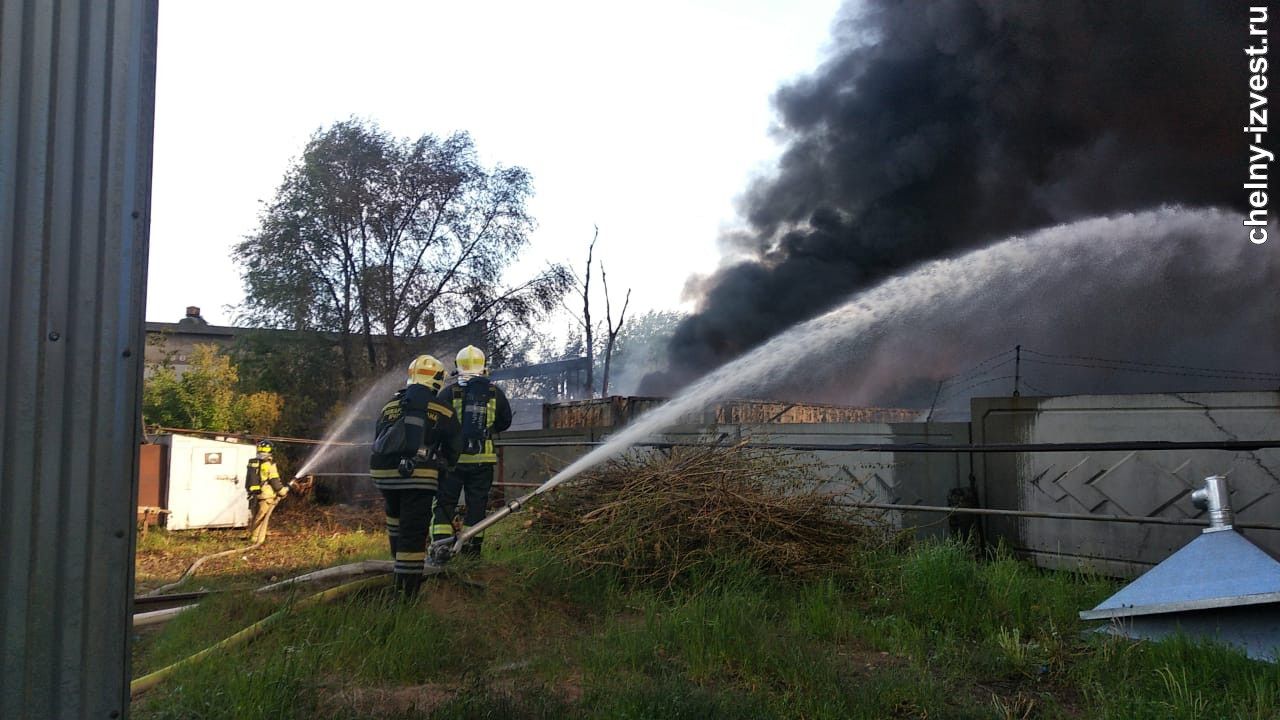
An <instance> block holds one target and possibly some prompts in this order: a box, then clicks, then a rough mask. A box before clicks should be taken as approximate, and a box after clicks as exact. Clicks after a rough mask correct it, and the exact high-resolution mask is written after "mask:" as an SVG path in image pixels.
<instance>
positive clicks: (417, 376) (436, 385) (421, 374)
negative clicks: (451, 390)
mask: <svg viewBox="0 0 1280 720" xmlns="http://www.w3.org/2000/svg"><path fill="white" fill-rule="evenodd" d="M408 384H409V385H426V386H427V387H429V388H431V389H432V390H433V391H434V390H439V389H440V388H441V386H443V385H444V364H443V363H441V362H440V361H439V360H437V359H435V358H434V357H432V356H430V355H419V356H418V357H417V358H416V359H414V361H413V362H411V363H409V382H408Z"/></svg>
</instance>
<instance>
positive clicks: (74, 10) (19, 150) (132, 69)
mask: <svg viewBox="0 0 1280 720" xmlns="http://www.w3.org/2000/svg"><path fill="white" fill-rule="evenodd" d="M156 20H157V3H156V0H113V1H107V0H104V1H102V2H95V1H94V0H0V283H2V284H0V323H2V325H0V335H3V336H4V337H5V338H6V343H5V346H4V347H3V348H2V349H0V406H3V408H4V412H3V413H2V414H0V584H3V586H4V595H3V602H2V603H0V637H2V638H3V650H4V654H3V658H2V659H0V663H3V665H2V671H0V717H4V718H6V719H8V718H54V717H56V718H106V719H108V720H109V719H110V718H118V717H122V716H123V715H125V714H126V713H127V703H128V681H129V671H128V668H129V663H130V654H129V627H128V619H129V612H130V603H131V597H132V583H133V547H132V545H133V541H132V538H133V533H132V532H131V529H132V527H133V517H134V509H133V508H134V505H136V499H135V493H136V489H135V482H134V480H135V476H136V472H137V444H138V441H139V438H138V431H139V427H138V411H139V384H140V382H141V374H142V372H141V371H142V361H143V357H144V354H143V347H144V346H143V318H142V312H143V310H142V309H143V306H144V302H143V301H144V292H145V289H144V286H145V277H146V258H147V228H148V221H149V212H148V203H149V198H150V177H151V143H152V117H153V111H154V84H155V47H156V45H155V43H156Z"/></svg>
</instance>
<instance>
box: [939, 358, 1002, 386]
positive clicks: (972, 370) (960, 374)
mask: <svg viewBox="0 0 1280 720" xmlns="http://www.w3.org/2000/svg"><path fill="white" fill-rule="evenodd" d="M1012 354H1013V350H1005V351H1004V352H1000V353H996V354H995V355H992V356H991V357H989V358H987V359H986V360H983V361H981V362H979V363H977V364H976V365H973V366H972V367H970V368H969V369H967V370H962V371H961V372H958V373H956V374H955V375H952V376H951V377H949V378H947V379H945V380H943V381H942V383H943V384H944V385H945V384H947V383H952V382H957V381H959V380H963V379H965V378H967V377H968V376H970V375H973V374H975V373H977V374H978V375H985V374H986V373H989V372H991V371H992V370H995V369H996V368H998V367H1000V366H1001V365H1007V364H1009V363H1011V362H1013V358H1011V357H1010V358H1007V359H1006V360H1005V361H1004V362H1001V363H997V364H995V365H992V366H991V367H989V368H987V369H986V370H983V372H981V373H978V372H977V371H978V370H982V368H983V367H985V366H986V365H987V364H988V363H991V362H993V361H995V360H999V359H1000V358H1002V357H1004V356H1006V355H1012Z"/></svg>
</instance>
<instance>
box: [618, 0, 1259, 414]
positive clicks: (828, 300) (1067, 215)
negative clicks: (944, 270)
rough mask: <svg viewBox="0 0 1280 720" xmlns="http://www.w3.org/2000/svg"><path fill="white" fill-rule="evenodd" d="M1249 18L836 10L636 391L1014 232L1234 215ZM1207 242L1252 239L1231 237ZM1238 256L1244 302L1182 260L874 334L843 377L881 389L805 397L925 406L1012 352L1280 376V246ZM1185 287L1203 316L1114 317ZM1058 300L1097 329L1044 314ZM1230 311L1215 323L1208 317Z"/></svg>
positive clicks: (1173, 0)
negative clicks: (727, 230)
mask: <svg viewBox="0 0 1280 720" xmlns="http://www.w3.org/2000/svg"><path fill="white" fill-rule="evenodd" d="M1246 5H1247V3H1234V2H1221V1H1220V0H1202V1H1199V2H1194V1H1190V0H1146V1H1143V2H1138V1H1135V0H1124V1H1112V2H1023V1H1021V0H1016V1H1015V0H916V1H906V2H902V1H893V0H865V1H863V2H855V3H851V4H850V5H849V6H848V7H847V8H846V9H845V11H844V12H843V13H842V15H841V17H840V18H839V19H838V20H837V22H836V24H835V27H834V46H835V49H834V51H833V53H832V55H831V56H830V58H829V60H828V61H827V62H826V63H825V64H824V65H822V67H821V68H819V69H818V70H817V71H816V72H814V73H813V74H812V75H810V76H808V77H804V78H802V79H800V80H798V81H795V82H792V83H790V84H788V85H786V86H784V87H782V88H781V89H780V90H778V92H777V94H776V96H775V98H774V102H775V105H776V109H777V112H778V115H779V118H780V130H779V132H780V133H781V134H782V137H783V138H784V142H785V150H784V152H783V154H782V156H781V159H780V161H779V164H778V167H777V169H776V171H775V172H773V173H772V174H771V175H770V176H768V177H764V178H762V179H759V180H757V181H756V182H754V183H753V184H752V185H751V186H750V187H749V188H748V190H747V191H746V193H745V194H744V196H743V198H742V200H741V213H742V217H743V220H744V225H745V228H746V229H745V230H743V231H741V232H737V233H734V234H732V235H731V236H729V237H726V238H723V239H722V241H723V243H724V245H725V249H726V257H728V258H740V259H739V260H737V261H735V262H732V263H731V264H726V265H725V266H723V267H722V268H721V269H720V270H718V271H717V272H715V273H714V274H712V275H711V276H709V277H703V278H695V279H693V280H691V281H690V284H689V288H688V291H689V292H690V293H692V294H693V295H694V296H695V297H696V298H697V299H698V310H697V312H696V313H695V314H693V315H692V316H690V317H689V318H687V319H686V320H685V321H684V322H683V323H682V324H681V326H680V327H679V328H678V330H677V332H676V334H675V336H674V338H673V340H672V344H671V348H670V358H671V360H670V364H669V365H670V369H669V370H667V371H666V372H664V373H655V374H654V375H651V376H650V377H649V378H647V379H646V383H645V386H644V387H642V389H641V391H642V392H644V393H653V394H662V393H670V392H673V391H674V390H676V389H677V388H679V387H680V386H682V385H684V384H686V383H688V382H689V381H691V380H692V379H694V378H696V377H698V376H700V375H701V374H703V373H704V372H706V371H708V370H710V369H712V368H714V367H716V366H718V365H720V364H722V363H724V362H726V361H728V360H730V359H732V358H734V357H736V356H738V355H740V354H742V353H743V352H745V351H746V350H748V349H750V348H752V347H753V346H756V345H758V344H759V343H761V342H762V341H764V340H766V339H768V338H769V337H771V336H773V335H775V334H777V333H778V332H779V331H781V330H783V329H785V328H787V327H789V326H791V325H793V324H795V323H796V322H798V321H801V320H804V319H807V318H810V317H813V316H815V315H817V314H819V313H821V312H822V311H824V310H827V309H829V308H830V307H831V306H832V305H834V304H837V303H839V302H841V301H842V300H844V299H845V298H847V297H848V296H849V295H850V294H851V293H853V292H855V291H857V290H860V289H864V288H867V287H870V286H872V285H875V284H877V283H878V282H879V281H882V280H884V279H885V278H887V277H889V276H892V275H894V274H897V273H900V272H903V271H904V270H907V269H909V268H911V267H912V266H915V265H917V264H919V263H921V262H923V261H926V260H929V259H933V258H937V257H942V256H949V255H958V254H960V253H962V252H963V251H966V250H968V249H972V248H975V247H978V246H983V245H986V244H990V243H993V242H996V241H999V240H1001V239H1003V238H1005V237H1007V236H1009V235H1011V234H1017V233H1024V232H1029V231H1032V230H1034V229H1037V228H1043V227H1046V226H1051V225H1055V224H1059V223H1064V222H1069V221H1073V220H1078V219H1082V218H1088V217H1092V216H1098V215H1107V214H1115V213H1119V212H1124V211H1131V210H1141V209H1149V208H1153V207H1157V206H1160V205H1165V204H1179V205H1185V206H1215V207H1224V208H1229V209H1232V210H1234V211H1239V210H1241V209H1243V203H1244V200H1245V194H1244V191H1243V190H1242V189H1241V183H1242V182H1243V181H1244V180H1245V172H1246V158H1247V140H1248V138H1246V136H1245V135H1244V134H1243V132H1242V130H1241V128H1242V126H1243V125H1244V124H1245V121H1246V120H1247V112H1246V109H1247V103H1248V97H1247V95H1246V93H1247V89H1246V82H1247V79H1248V76H1247V72H1246V70H1247V69H1246V60H1247V58H1246V56H1245V55H1244V53H1243V48H1244V46H1245V45H1247V44H1248V42H1249V38H1248V29H1247V24H1248V20H1247V16H1246V10H1247V8H1246ZM1098 242H1106V238H1099V239H1098ZM1221 242H1222V243H1233V244H1237V245H1238V244H1240V243H1246V244H1247V243H1248V240H1247V239H1246V237H1245V235H1244V233H1243V230H1242V231H1241V233H1239V234H1238V235H1237V236H1232V237H1223V238H1221ZM1204 246H1205V244H1203V243H1201V244H1197V245H1196V246H1195V247H1204ZM1210 247H1211V244H1210ZM1250 249H1251V250H1254V249H1256V250H1257V252H1256V253H1255V254H1254V255H1253V256H1252V257H1254V258H1256V262H1257V263H1259V267H1253V268H1249V269H1248V270H1249V277H1248V279H1247V282H1244V283H1243V284H1242V286H1241V287H1238V288H1228V287H1223V286H1222V283H1223V282H1224V281H1226V282H1230V280H1229V275H1228V277H1227V278H1224V277H1222V276H1213V277H1204V276H1199V277H1197V276H1196V268H1197V262H1196V261H1195V258H1189V259H1188V262H1187V264H1186V267H1183V268H1178V269H1177V271H1178V272H1179V273H1182V275H1181V276H1179V277H1178V278H1172V277H1170V276H1169V275H1168V272H1169V269H1168V268H1165V269H1164V272H1161V273H1158V274H1159V275H1161V276H1162V277H1154V276H1153V277H1152V279H1151V282H1150V283H1145V284H1144V283H1138V284H1137V285H1136V286H1132V287H1123V288H1103V289H1100V288H1097V287H1094V288H1092V291H1094V292H1099V291H1101V292H1104V294H1105V295H1106V296H1105V297H1093V298H1090V299H1089V302H1087V303H1079V302H1077V303H1069V302H1067V303H1064V302H1063V299H1062V298H1048V297H1046V298H1042V299H1041V301H1040V302H1039V303H1038V306H1034V307H1027V308H1025V317H1024V318H1023V320H1025V321H1026V322H1022V323H1021V324H1019V323H1015V322H1011V319H1010V318H999V320H1000V322H995V323H992V322H990V321H991V320H992V318H986V320H987V323H986V324H985V325H984V323H983V318H982V317H980V312H977V311H976V310H975V309H972V308H970V309H964V310H965V312H963V313H962V314H963V315H965V317H964V318H962V319H963V321H964V322H965V323H970V324H968V325H961V324H958V323H959V321H960V320H961V318H957V322H947V321H946V318H936V319H935V321H934V322H922V323H921V324H920V325H917V326H916V327H914V328H910V329H908V328H903V329H902V334H901V335H898V336H890V337H887V338H885V339H883V340H881V341H880V342H879V344H880V346H881V351H880V352H879V353H878V354H873V355H876V358H875V359H873V360H872V361H867V362H862V361H860V366H859V368H849V370H850V371H851V372H855V371H856V372H864V371H867V372H869V371H874V372H877V373H882V374H885V375H886V379H885V381H884V382H882V383H879V384H877V386H876V387H875V388H864V390H863V391H861V392H860V393H859V396H858V397H856V398H848V397H846V398H832V397H831V393H830V390H829V388H828V389H824V390H823V391H822V392H821V393H819V394H818V397H819V398H823V399H835V400H845V401H849V400H857V401H861V402H877V401H880V402H883V401H886V400H901V399H903V397H904V393H905V395H910V396H912V398H913V401H918V400H919V397H921V396H922V397H924V400H925V402H927V401H928V396H929V391H930V390H931V389H932V388H933V387H934V385H935V382H934V381H936V380H938V379H941V378H943V377H946V376H947V375H950V374H953V373H955V372H958V371H959V370H961V369H963V368H965V367H967V366H968V364H970V363H971V362H972V361H975V360H978V359H981V358H982V357H984V356H986V355H990V354H993V353H995V352H998V351H1001V350H1005V349H1007V348H1011V347H1012V346H1013V345H1014V344H1015V343H1016V342H1023V343H1027V344H1028V345H1033V344H1034V345H1038V346H1039V347H1040V348H1042V349H1045V350H1046V351H1059V352H1061V351H1078V352H1083V351H1085V350H1088V351H1089V352H1093V353H1100V354H1107V355H1109V356H1112V357H1116V356H1118V357H1122V358H1126V357H1127V358H1139V359H1146V360H1149V361H1154V362H1165V361H1170V360H1177V361H1179V363H1180V364H1192V363H1191V361H1198V362H1200V363H1209V364H1215V365H1223V364H1225V365H1227V366H1232V367H1258V366H1260V365H1261V366H1263V367H1268V365H1267V364H1268V363H1269V364H1270V365H1269V369H1272V370H1275V371H1280V367H1277V360H1278V359H1280V351H1278V350H1277V347H1278V344H1280V322H1278V320H1277V318H1278V316H1277V309H1276V306H1277V303H1276V302H1275V301H1274V300H1271V299H1270V298H1271V297H1273V292H1274V291H1273V290H1271V288H1274V286H1275V285H1274V283H1275V281H1276V279H1277V278H1276V272H1275V270H1276V263H1275V259H1274V258H1275V256H1276V254H1277V251H1280V239H1277V240H1272V241H1271V242H1269V243H1268V244H1267V245H1264V246H1255V247H1251V248H1250ZM1135 261H1137V260H1135ZM1260 268H1261V269H1260ZM1036 271H1039V272H1045V271H1049V272H1052V269H1047V270H1046V269H1044V268H1040V269H1037V270H1036ZM1071 272H1080V269H1073V270H1071ZM1228 273H1229V270H1228ZM1188 275H1189V276H1188ZM1175 280H1178V281H1181V282H1185V283H1187V285H1182V286H1179V285H1173V284H1171V283H1173V282H1174V281H1175ZM1259 283H1262V285H1261V286H1260V287H1259V285H1258V284H1259ZM1268 283H1269V285H1268ZM1069 285H1070V282H1063V281H1062V280H1061V279H1059V280H1058V281H1057V282H1056V283H1055V287H1059V288H1062V287H1064V286H1069ZM1197 285H1199V286H1200V287H1202V288H1206V289H1205V291H1204V294H1203V302H1200V301H1196V302H1193V303H1183V305H1186V306H1187V307H1179V308H1171V311H1173V310H1178V311H1183V310H1185V311H1188V312H1190V313H1191V315H1192V316H1189V317H1187V318H1186V322H1182V321H1181V320H1179V319H1177V318H1167V317H1165V318H1163V319H1160V320H1159V321H1158V322H1152V323H1146V325H1148V326H1149V327H1147V326H1144V324H1142V323H1138V322H1137V321H1136V319H1135V317H1134V316H1133V315H1132V313H1126V312H1122V311H1119V310H1118V308H1130V309H1132V308H1135V307H1142V309H1143V313H1142V314H1143V315H1144V316H1145V315H1147V314H1150V311H1151V310H1152V308H1150V307H1146V304H1147V303H1151V302H1162V300H1161V298H1164V299H1165V300H1167V296H1169V295H1176V296H1177V297H1180V298H1185V297H1187V293H1188V292H1189V291H1190V290H1191V288H1194V287H1196V286H1197ZM1209 285H1212V286H1213V287H1212V288H1208V286H1209ZM1251 290H1252V291H1257V292H1264V291H1265V293H1264V294H1265V298H1266V299H1264V296H1263V295H1256V294H1255V295H1252V296H1251V297H1250V296H1248V295H1247V294H1246V293H1247V292H1249V291H1251ZM1210 302H1212V303H1215V305H1212V306H1209V305H1206V304H1205V303H1210ZM1248 303H1252V304H1253V305H1256V306H1259V307H1257V308H1255V309H1253V310H1246V309H1245V307H1244V305H1245V304H1248ZM1072 305H1075V306H1079V307H1084V306H1087V307H1089V308H1091V310H1092V311H1093V312H1098V311H1099V310H1100V309H1101V310H1102V312H1103V315H1102V316H1101V317H1099V316H1094V317H1091V318H1087V319H1085V318H1081V317H1077V316H1070V317H1062V316H1060V313H1058V309H1060V308H1063V307H1068V306H1072ZM1263 305H1265V307H1263ZM1108 308H1111V309H1112V310H1113V312H1107V311H1106V309H1108ZM952 310H953V311H958V309H952ZM1224 313H1227V314H1229V316H1230V322H1224V323H1221V324H1215V323H1214V322H1213V321H1212V318H1213V317H1222V316H1224ZM1206 318H1209V319H1208V320H1206ZM1162 333H1165V334H1162ZM1197 333H1208V335H1209V336H1197ZM1175 340H1176V341H1175ZM908 349H909V350H910V353H913V354H904V353H907V351H908ZM922 350H923V351H924V352H926V353H927V354H926V355H923V356H922V355H920V354H919V353H920V352H921V351H922ZM801 352H803V351H801ZM868 362H869V363H870V365H871V366H874V367H867V364H868ZM890 366H891V367H894V368H895V370H894V372H893V373H887V372H885V371H884V367H890ZM887 375H894V377H893V378H892V379H890V378H888V377H887ZM1097 376H1098V375H1097V373H1095V374H1094V375H1092V376H1090V377H1094V378H1096V377H1097ZM1059 377H1064V378H1067V379H1068V380H1071V378H1073V377H1075V376H1074V375H1072V374H1071V372H1065V374H1060V376H1059ZM1139 379H1141V378H1139ZM1178 381H1183V382H1184V389H1191V388H1190V385H1191V384H1192V383H1191V382H1190V381H1189V380H1185V379H1179V380H1178ZM1072 382H1074V380H1072ZM1081 382H1084V383H1085V384H1088V382H1092V381H1091V380H1090V381H1084V380H1082V381H1081ZM1107 382H1111V381H1110V380H1108V381H1107ZM1171 382H1175V383H1176V382H1177V381H1171ZM1103 384H1104V385H1106V383H1103ZM1077 385H1079V383H1077ZM1113 385H1114V383H1112V385H1106V388H1105V389H1116V388H1115V387H1113ZM1121 385H1123V382H1121ZM1126 387H1127V386H1126ZM1134 387H1140V388H1142V389H1152V387H1153V386H1152V385H1151V384H1150V383H1147V384H1146V385H1143V384H1142V383H1141V382H1139V383H1138V384H1137V385H1135V386H1134ZM1074 389H1075V390H1079V389H1081V388H1080V387H1075V388H1074ZM1002 391H1003V390H1002Z"/></svg>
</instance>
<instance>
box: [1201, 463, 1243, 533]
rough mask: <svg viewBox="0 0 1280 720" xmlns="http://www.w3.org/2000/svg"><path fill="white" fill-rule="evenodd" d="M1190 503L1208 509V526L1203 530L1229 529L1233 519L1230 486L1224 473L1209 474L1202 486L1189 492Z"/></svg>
mask: <svg viewBox="0 0 1280 720" xmlns="http://www.w3.org/2000/svg"><path fill="white" fill-rule="evenodd" d="M1191 504H1192V505H1195V506H1196V507H1198V508H1200V509H1201V510H1208V511H1209V528H1208V529H1207V530H1205V532H1218V531H1220V530H1230V529H1231V526H1232V523H1233V522H1234V520H1235V513H1233V512H1231V487H1230V486H1228V485H1227V478H1226V476H1224V475H1210V476H1209V477H1207V478H1205V479H1204V487H1203V488H1200V489H1199V490H1196V491H1195V492H1193V493H1191Z"/></svg>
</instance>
